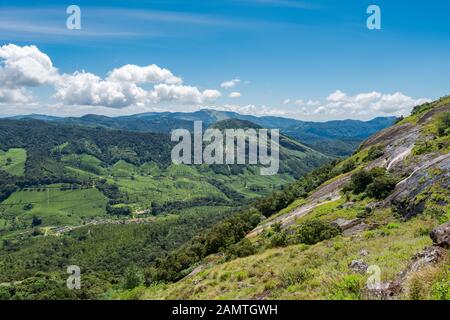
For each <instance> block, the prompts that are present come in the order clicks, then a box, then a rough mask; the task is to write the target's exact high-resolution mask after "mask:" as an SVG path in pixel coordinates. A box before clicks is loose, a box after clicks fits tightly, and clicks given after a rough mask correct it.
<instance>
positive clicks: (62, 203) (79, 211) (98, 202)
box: [0, 185, 107, 226]
mask: <svg viewBox="0 0 450 320" xmlns="http://www.w3.org/2000/svg"><path fill="white" fill-rule="evenodd" d="M55 187H57V186H56V185H52V186H50V188H49V189H40V190H39V191H38V190H37V189H33V190H30V189H24V190H21V191H17V192H15V193H13V194H12V195H11V196H10V197H9V198H8V199H7V200H5V201H4V202H3V203H2V206H1V209H0V210H1V212H2V216H4V217H10V216H14V217H16V219H23V220H25V221H29V222H31V219H32V217H33V216H37V217H39V218H41V219H42V225H43V226H55V225H76V224H79V223H81V222H82V221H83V220H84V219H86V218H94V217H102V216H105V214H106V213H105V206H106V202H107V199H106V197H105V196H104V195H103V194H102V193H101V192H100V191H98V190H96V189H75V190H65V191H61V190H60V189H58V188H55ZM26 204H31V205H32V208H31V209H29V210H25V209H24V206H25V205H26Z"/></svg>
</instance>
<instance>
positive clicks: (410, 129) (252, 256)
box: [113, 97, 450, 300]
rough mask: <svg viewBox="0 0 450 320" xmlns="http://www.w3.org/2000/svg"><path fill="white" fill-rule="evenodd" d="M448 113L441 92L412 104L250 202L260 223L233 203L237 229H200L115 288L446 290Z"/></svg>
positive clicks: (306, 292)
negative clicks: (199, 251) (333, 157)
mask: <svg viewBox="0 0 450 320" xmlns="http://www.w3.org/2000/svg"><path fill="white" fill-rule="evenodd" d="M449 118H450V98H448V97H447V98H442V99H440V100H438V101H435V102H433V103H427V104H424V105H421V106H418V107H416V108H415V109H414V111H413V114H412V115H411V116H410V117H408V118H406V119H404V120H403V121H401V122H400V123H398V124H396V125H395V126H393V127H391V128H388V129H386V130H384V131H382V132H380V133H378V134H375V135H373V136H372V137H370V138H369V139H367V140H366V141H365V142H364V143H363V144H362V145H361V147H360V149H359V150H358V152H356V153H355V154H354V155H352V156H351V157H349V158H348V159H346V160H344V161H342V162H340V163H338V164H336V165H335V166H327V167H324V168H322V169H321V170H318V171H316V172H315V173H313V174H311V175H308V176H305V177H304V178H301V179H300V180H299V181H298V182H296V183H294V184H293V185H291V186H290V187H289V188H286V189H285V191H282V192H278V193H274V194H273V195H271V196H270V197H266V198H263V199H261V200H259V201H257V202H256V203H255V208H258V209H259V212H260V213H262V214H263V215H265V217H266V218H265V219H264V220H262V222H260V223H257V222H256V223H255V222H254V216H253V215H245V214H242V215H241V216H240V220H239V221H240V222H239V223H237V222H236V221H235V222H234V223H233V225H239V224H240V225H241V227H239V228H238V227H234V228H231V227H230V226H226V225H224V224H221V225H220V226H216V228H217V229H214V228H213V229H210V230H209V231H206V232H205V233H204V235H203V237H204V239H206V240H200V242H199V243H205V247H204V248H205V253H204V254H203V255H202V256H198V257H197V259H193V260H191V264H190V265H189V264H188V265H184V266H181V267H176V262H177V261H179V259H180V257H182V256H183V255H186V254H188V252H190V250H192V247H195V246H196V245H197V242H196V241H195V240H194V241H192V242H191V244H190V245H187V246H185V247H184V249H182V250H178V251H176V252H175V253H174V254H172V256H170V257H169V258H168V260H167V263H165V262H162V263H160V264H159V265H157V266H156V271H153V273H152V274H151V276H149V278H148V280H147V283H148V284H149V285H147V286H139V287H136V288H135V289H133V290H131V291H120V292H117V293H115V294H114V296H113V297H114V298H122V299H130V298H131V299H136V298H138V299H443V300H448V299H450V286H449V280H450V273H449V266H450V260H449V255H448V253H449V250H448V249H449V247H448V245H449V243H448V236H449V235H448V231H449V229H450V228H449V226H448V223H449V222H448V221H449V220H450V203H449V200H448V199H450V192H449V188H448V186H449V184H450V183H449V182H450V180H449V172H450V135H449V133H450V130H449V128H450V127H449V126H450V121H449ZM319 173H320V174H319ZM254 214H258V211H255V213H254ZM227 228H228V229H230V228H231V229H232V230H235V231H238V230H239V232H238V233H236V234H235V236H234V237H230V236H228V235H227V236H225V235H224V234H225V232H223V231H225V230H226V229H227ZM436 228H439V230H440V231H437V230H438V229H436ZM432 230H436V231H433V232H431V231H432ZM221 231H222V232H221ZM430 232H431V238H430ZM445 232H447V234H446V233H445ZM220 235H222V237H220ZM445 236H446V237H447V238H445ZM438 237H441V238H439V239H438ZM219 238H220V239H219ZM443 239H447V240H443ZM205 241H206V242H205ZM211 241H213V242H211ZM214 243H216V245H214ZM171 265H175V267H170V266H171ZM158 268H164V271H163V270H162V269H160V270H159V269H158ZM181 268H185V270H184V271H179V270H180V269H181ZM158 271H159V272H158ZM177 272H179V273H177ZM374 276H375V278H374ZM158 279H159V280H158ZM161 279H166V280H165V281H163V282H162V283H161V282H160V280H161ZM370 279H375V280H377V281H376V282H370V281H369V280H370ZM368 281H369V282H368ZM373 283H375V284H377V286H372V284H373Z"/></svg>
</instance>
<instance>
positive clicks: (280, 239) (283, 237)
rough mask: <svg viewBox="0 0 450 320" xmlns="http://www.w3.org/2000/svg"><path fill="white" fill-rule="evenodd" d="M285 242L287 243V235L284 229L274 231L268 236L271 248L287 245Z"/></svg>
mask: <svg viewBox="0 0 450 320" xmlns="http://www.w3.org/2000/svg"><path fill="white" fill-rule="evenodd" d="M287 244H288V237H287V234H286V232H284V231H279V232H275V233H274V234H273V235H272V236H271V237H270V244H269V246H270V247H271V248H276V247H284V246H287Z"/></svg>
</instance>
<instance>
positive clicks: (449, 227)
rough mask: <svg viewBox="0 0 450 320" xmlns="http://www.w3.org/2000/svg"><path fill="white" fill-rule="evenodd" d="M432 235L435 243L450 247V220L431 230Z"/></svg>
mask: <svg viewBox="0 0 450 320" xmlns="http://www.w3.org/2000/svg"><path fill="white" fill-rule="evenodd" d="M430 237H431V239H432V240H433V243H434V245H436V246H439V247H443V248H449V247H450V221H449V222H447V223H444V224H443V225H440V226H439V227H436V228H434V229H433V231H431V233H430Z"/></svg>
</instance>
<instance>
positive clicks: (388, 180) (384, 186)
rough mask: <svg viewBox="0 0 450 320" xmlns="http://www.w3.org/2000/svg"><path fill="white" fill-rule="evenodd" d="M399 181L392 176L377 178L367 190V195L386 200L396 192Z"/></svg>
mask: <svg viewBox="0 0 450 320" xmlns="http://www.w3.org/2000/svg"><path fill="white" fill-rule="evenodd" d="M396 184H397V181H396V180H395V179H393V178H392V177H390V176H387V175H384V176H380V177H375V178H374V179H373V181H372V183H371V184H369V185H368V186H367V188H366V194H367V195H368V196H369V197H371V198H375V199H380V200H381V199H385V198H386V197H387V196H388V195H389V194H390V193H391V191H392V190H394V188H395V185H396Z"/></svg>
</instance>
